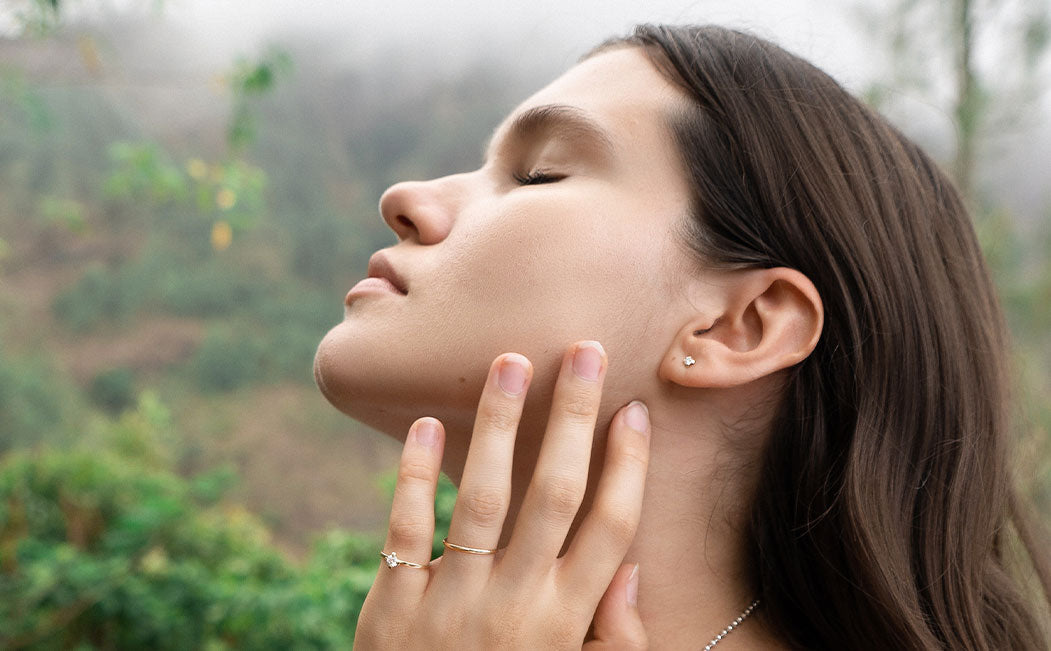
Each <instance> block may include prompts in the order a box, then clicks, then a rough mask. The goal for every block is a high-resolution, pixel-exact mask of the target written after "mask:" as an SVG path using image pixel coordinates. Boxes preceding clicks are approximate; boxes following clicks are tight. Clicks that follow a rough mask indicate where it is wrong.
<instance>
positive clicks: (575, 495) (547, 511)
mask: <svg viewBox="0 0 1051 651" xmlns="http://www.w3.org/2000/svg"><path fill="white" fill-rule="evenodd" d="M538 497H539V500H540V508H541V511H542V512H543V513H544V515H545V516H547V517H549V518H552V519H556V520H558V521H563V520H566V519H570V520H571V519H573V517H574V516H575V515H576V514H577V509H579V508H580V503H581V501H582V500H583V499H584V490H583V486H581V485H580V482H578V481H577V480H575V479H570V478H566V477H548V478H546V479H545V480H544V481H543V482H542V483H541V485H540V490H539V495H538Z"/></svg>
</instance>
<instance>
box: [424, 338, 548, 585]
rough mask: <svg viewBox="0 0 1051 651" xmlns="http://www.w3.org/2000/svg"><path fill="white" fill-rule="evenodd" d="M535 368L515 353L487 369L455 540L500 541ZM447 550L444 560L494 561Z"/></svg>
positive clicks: (488, 545)
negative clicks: (518, 437) (520, 426)
mask: <svg viewBox="0 0 1051 651" xmlns="http://www.w3.org/2000/svg"><path fill="white" fill-rule="evenodd" d="M532 374H533V367H532V365H531V364H530V363H529V360H528V359H526V358H525V357H524V356H522V355H519V354H517V353H507V354H504V355H501V356H499V357H497V358H496V360H494V361H493V364H492V366H491V368H490V369H489V377H488V378H487V379H486V383H485V388H484V389H483V390H482V397H481V400H479V403H478V413H477V415H476V417H475V423H474V431H473V433H472V435H471V446H470V449H469V450H468V451H467V461H466V462H465V463H464V469H463V475H462V478H461V480H460V487H459V491H458V492H457V497H456V506H454V507H453V517H452V521H451V522H450V523H449V538H448V540H449V542H451V543H455V544H457V545H463V546H465V547H473V548H480V549H496V546H497V544H499V541H500V532H501V531H502V530H503V526H504V518H505V517H506V515H507V508H508V505H509V504H510V501H511V464H512V458H513V456H514V446H515V435H516V434H517V431H518V420H519V418H521V416H522V406H523V404H524V402H525V394H526V389H527V388H528V386H529V380H530V379H531V377H532ZM445 556H448V557H449V558H447V559H446V560H445V561H443V565H449V564H455V565H463V564H469V565H471V566H472V567H489V566H490V565H491V561H492V557H491V556H488V557H486V556H476V555H473V554H466V553H464V552H459V551H455V550H453V551H449V550H447V553H446V554H445Z"/></svg>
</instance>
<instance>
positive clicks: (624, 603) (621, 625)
mask: <svg viewBox="0 0 1051 651" xmlns="http://www.w3.org/2000/svg"><path fill="white" fill-rule="evenodd" d="M638 594H639V565H638V563H628V564H625V565H621V566H620V569H619V570H617V573H616V574H614V575H613V580H612V581H610V583H609V587H608V588H606V594H604V595H602V600H601V601H599V603H598V608H596V609H595V619H594V620H593V621H592V622H591V631H592V636H591V640H590V641H589V642H587V643H585V644H584V649H585V651H603V650H610V651H611V650H613V649H646V648H648V646H649V644H648V642H647V640H646V629H645V628H643V626H642V618H641V617H640V616H639V608H638V606H637V601H638Z"/></svg>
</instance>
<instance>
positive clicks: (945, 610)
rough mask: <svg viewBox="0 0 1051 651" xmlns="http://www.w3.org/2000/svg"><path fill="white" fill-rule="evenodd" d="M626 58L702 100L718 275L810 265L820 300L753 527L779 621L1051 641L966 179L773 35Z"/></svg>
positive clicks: (807, 633) (994, 303) (703, 194)
mask: <svg viewBox="0 0 1051 651" xmlns="http://www.w3.org/2000/svg"><path fill="white" fill-rule="evenodd" d="M623 46H638V47H642V48H644V49H645V51H646V52H647V53H648V54H649V56H650V58H651V59H652V60H653V62H654V64H655V65H656V66H657V67H658V69H660V70H661V71H662V72H663V73H664V74H665V75H666V76H667V77H668V78H669V79H671V80H672V81H673V82H674V83H676V84H677V85H679V86H681V87H682V88H683V89H684V90H685V91H686V92H687V93H688V94H689V95H690V96H691V97H692V98H693V100H694V101H693V102H692V105H691V106H690V107H689V108H687V109H685V110H684V112H682V113H681V114H679V115H675V116H671V118H670V119H671V121H672V127H673V128H674V132H675V134H676V137H677V139H678V145H679V147H680V149H681V153H682V158H683V162H684V164H685V169H686V171H687V173H688V175H689V178H690V179H691V181H692V184H693V188H694V191H695V196H694V210H693V212H692V215H690V218H689V219H688V220H686V221H685V222H684V225H685V232H684V241H685V242H687V243H688V245H689V247H690V248H691V249H692V250H693V251H694V252H695V253H696V255H697V256H698V257H699V258H700V260H701V261H702V262H703V263H704V264H707V265H713V264H714V265H720V266H724V267H728V268H747V267H778V266H785V267H791V268H794V269H798V270H799V271H801V272H802V273H804V274H806V276H807V277H809V278H810V280H811V281H812V282H813V283H814V284H815V286H816V287H817V289H818V291H819V292H820V294H821V298H822V300H823V302H824V308H825V326H824V331H823V333H822V335H821V339H820V342H819V343H818V345H817V348H816V349H815V350H814V352H813V354H812V355H811V356H810V357H808V358H807V359H806V360H805V361H803V362H802V363H800V364H799V365H797V366H796V367H794V368H793V369H792V370H791V376H790V378H789V382H788V384H787V385H786V390H785V395H784V399H783V402H782V404H781V408H780V410H779V413H778V414H777V416H776V417H775V419H774V424H773V432H772V436H771V438H770V441H771V443H770V445H769V447H768V449H767V450H766V452H765V457H764V460H763V468H762V470H761V473H760V477H761V479H760V484H759V487H758V491H757V495H756V502H755V506H754V510H753V513H752V517H751V525H750V532H749V533H750V536H749V538H750V541H751V545H752V549H751V552H752V555H753V561H754V563H755V576H754V580H755V582H756V584H757V585H756V587H757V589H758V590H759V591H760V593H761V595H762V600H763V605H762V608H761V611H760V612H762V614H763V616H764V617H765V619H766V621H767V623H768V625H769V626H771V627H772V628H773V630H774V631H776V632H777V633H778V634H780V635H781V636H782V638H783V639H784V640H785V641H786V642H787V643H789V644H791V645H793V646H795V647H803V648H827V649H860V648H883V649H945V648H949V649H1047V648H1049V640H1048V639H1047V637H1046V636H1047V632H1046V631H1044V630H1043V629H1042V628H1041V623H1040V621H1041V620H1040V618H1039V617H1038V615H1037V608H1038V607H1042V606H1043V605H1044V604H1043V603H1042V601H1046V598H1047V595H1048V594H1049V593H1051V574H1049V571H1048V568H1049V563H1048V559H1047V558H1046V553H1047V549H1046V547H1042V546H1038V545H1046V543H1038V542H1037V539H1036V535H1035V533H1034V531H1035V530H1034V527H1035V526H1037V525H1036V523H1035V521H1033V520H1030V519H1029V516H1026V515H1025V514H1024V513H1023V512H1022V509H1021V503H1020V502H1019V500H1018V499H1017V498H1016V495H1015V490H1014V484H1013V481H1012V475H1011V472H1010V454H1009V453H1010V445H1009V442H1010V429H1009V418H1008V415H1009V410H1010V407H1009V405H1010V402H1009V393H1010V392H1009V370H1008V368H1007V367H1006V365H1007V361H1006V360H1007V359H1008V354H1007V343H1008V342H1007V331H1006V326H1005V323H1004V319H1003V315H1002V311H1001V309H1000V306H999V303H998V300H997V297H996V294H995V291H994V288H993V284H992V282H991V281H990V276H989V273H988V270H987V269H986V266H985V263H984V261H983V258H982V253H981V250H980V249H979V247H978V243H977V239H976V237H975V233H974V229H973V227H972V225H971V222H970V219H969V216H968V213H967V210H966V209H965V207H964V205H963V203H962V201H961V199H960V196H959V193H958V192H957V191H956V189H955V188H954V186H953V183H952V182H951V181H950V180H949V179H948V178H947V177H946V176H945V174H944V173H943V172H942V171H941V170H939V169H938V167H937V166H936V165H935V164H934V163H933V162H932V161H931V159H930V158H928V156H927V155H926V154H924V153H923V152H922V151H921V150H920V149H919V148H918V147H917V146H916V145H915V144H913V143H912V142H911V141H909V140H908V139H907V138H905V137H904V136H903V135H902V134H901V133H899V132H898V131H897V130H896V129H894V128H893V127H892V126H890V125H889V124H888V123H887V122H886V121H885V120H884V119H883V118H882V117H880V116H879V115H878V114H877V113H876V112H874V111H872V110H870V109H869V108H867V107H866V106H865V105H863V104H862V103H861V102H860V101H858V100H857V99H855V98H854V97H852V96H851V95H850V94H849V93H847V92H846V91H845V90H844V89H843V88H842V87H840V86H839V85H838V84H837V83H836V82H835V81H834V80H833V79H831V78H830V77H829V76H828V75H826V74H824V73H823V72H821V71H820V70H818V69H817V68H815V67H814V66H813V65H811V64H809V63H807V62H806V61H804V60H802V59H800V58H798V57H796V56H794V55H792V54H789V53H787V52H785V51H784V50H782V49H781V48H779V47H777V46H776V45H773V44H772V43H769V42H767V41H764V40H762V39H760V38H757V37H754V36H751V35H748V34H744V33H740V32H736V31H732V30H728V29H723V28H719V27H711V26H704V27H694V26H675V27H670V26H652V25H643V26H639V27H637V28H636V30H635V32H634V34H633V35H632V36H629V37H626V38H620V39H615V40H613V41H609V42H607V43H605V44H603V45H602V46H600V47H599V48H598V49H597V50H596V51H601V50H603V49H606V48H609V47H623ZM1009 525H1010V527H1009ZM1011 527H1013V529H1012V528H1011ZM1016 539H1017V540H1020V545H1021V547H1022V548H1024V549H1025V550H1026V552H1027V553H1028V557H1029V564H1030V565H1031V566H1032V567H1033V568H1035V569H1036V571H1037V573H1038V574H1039V583H1040V585H1041V587H1042V588H1043V591H1044V595H1043V597H1042V599H1041V603H1039V604H1037V603H1034V601H1035V599H1034V595H1032V594H1029V593H1027V592H1026V591H1025V590H1024V589H1023V588H1022V587H1021V585H1020V583H1019V582H1018V577H1017V576H1016V575H1015V574H1013V573H1012V571H1013V568H1012V566H1011V564H1010V562H1009V558H1010V554H1009V552H1010V550H1011V544H1013V543H1014V541H1015V540H1016ZM1037 597H1038V598H1039V596H1037Z"/></svg>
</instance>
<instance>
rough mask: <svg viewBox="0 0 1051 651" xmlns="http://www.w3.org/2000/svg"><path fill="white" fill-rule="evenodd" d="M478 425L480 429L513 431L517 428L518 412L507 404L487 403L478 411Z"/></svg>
mask: <svg viewBox="0 0 1051 651" xmlns="http://www.w3.org/2000/svg"><path fill="white" fill-rule="evenodd" d="M478 427H480V428H482V431H496V432H514V431H515V430H517V429H518V414H517V412H516V411H515V410H513V409H511V408H510V407H509V406H507V405H488V406H487V407H486V408H484V409H480V410H479V411H478V423H477V427H476V430H477V429H478Z"/></svg>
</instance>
